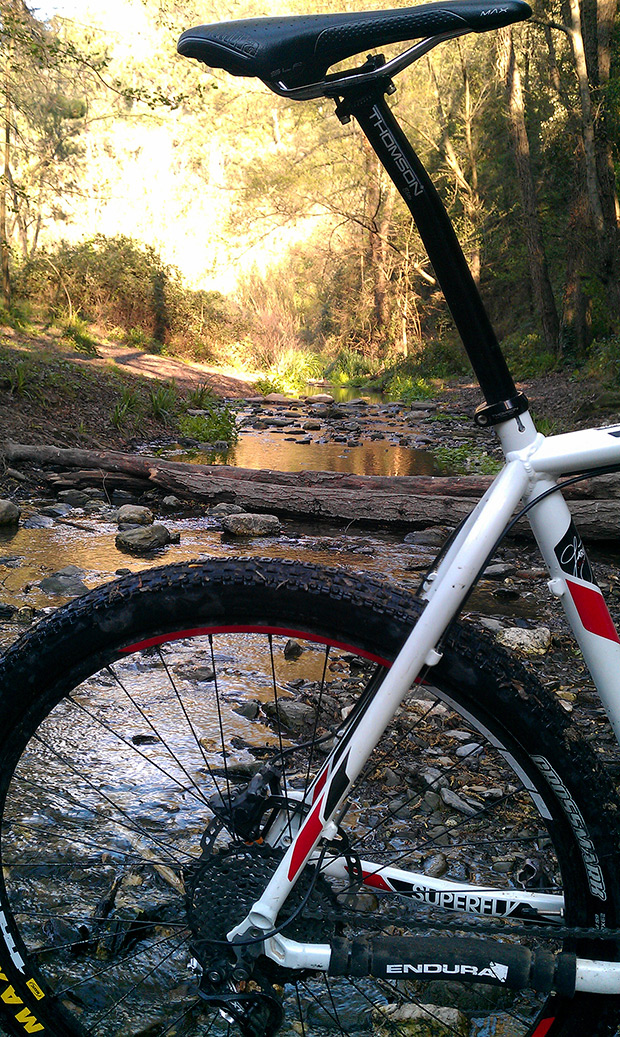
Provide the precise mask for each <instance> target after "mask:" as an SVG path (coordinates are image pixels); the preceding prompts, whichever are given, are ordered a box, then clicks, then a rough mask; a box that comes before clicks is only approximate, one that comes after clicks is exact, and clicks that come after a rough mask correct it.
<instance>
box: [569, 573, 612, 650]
mask: <svg viewBox="0 0 620 1037" xmlns="http://www.w3.org/2000/svg"><path fill="white" fill-rule="evenodd" d="M566 584H567V586H568V589H569V591H570V595H571V598H572V599H573V601H574V603H575V608H576V609H577V612H578V613H579V618H580V620H581V622H582V623H583V625H584V627H585V628H586V630H589V631H590V633H591V634H598V636H599V637H605V638H607V640H608V641H616V642H618V644H620V637H618V632H617V630H616V628H615V626H614V623H613V619H612V618H611V616H610V615H609V610H608V608H607V605H606V604H605V599H604V598H603V595H602V594H601V592H600V591H599V590H594V589H593V588H592V587H584V586H582V584H580V583H573V581H572V580H567V581H566Z"/></svg>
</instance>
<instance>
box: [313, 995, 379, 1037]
mask: <svg viewBox="0 0 620 1037" xmlns="http://www.w3.org/2000/svg"><path fill="white" fill-rule="evenodd" d="M315 996H316V995H315ZM306 1023H307V1027H308V1032H309V1033H315V1032H318V1031H319V1030H320V1032H321V1033H323V1032H327V1033H335V1032H336V1030H338V1031H339V1032H340V1033H360V1032H362V1033H363V1032H366V1033H367V1032H369V1031H370V1030H371V1029H372V1019H371V1016H370V1013H369V1012H368V1010H367V1008H366V1005H363V1006H360V1005H356V1004H350V1005H348V1004H339V1005H338V1016H337V1020H336V1017H335V1015H334V1008H333V1006H332V1005H331V1004H330V1003H329V1001H326V1003H325V1004H322V1003H321V1002H320V1001H319V1000H318V998H317V1000H316V1001H311V1002H310V1003H309V1005H308V1008H307V1012H306Z"/></svg>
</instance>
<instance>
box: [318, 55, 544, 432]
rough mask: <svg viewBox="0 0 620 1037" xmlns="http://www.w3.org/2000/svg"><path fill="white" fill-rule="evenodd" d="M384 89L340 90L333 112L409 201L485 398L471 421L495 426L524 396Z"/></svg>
mask: <svg viewBox="0 0 620 1037" xmlns="http://www.w3.org/2000/svg"><path fill="white" fill-rule="evenodd" d="M375 60H376V59H375ZM334 87H335V89H334V93H335V94H336V93H337V86H336V84H334ZM388 92H389V93H391V92H393V86H392V84H391V83H390V81H388V80H387V79H386V80H385V81H384V82H383V83H381V84H377V85H373V87H371V88H370V89H369V88H368V87H367V88H366V89H364V88H363V87H360V88H359V89H355V90H350V91H347V93H346V96H344V97H343V96H342V94H340V97H339V100H338V104H337V107H336V113H337V115H338V117H339V118H340V119H341V120H342V121H344V122H346V121H348V120H349V118H350V117H351V116H354V118H355V119H356V120H357V122H358V123H359V125H360V127H361V129H362V131H363V133H364V134H365V135H366V137H367V138H368V140H369V142H370V144H371V145H372V147H373V149H374V150H375V152H376V154H377V155H378V157H379V159H380V161H381V162H382V164H383V165H384V167H385V169H386V171H387V173H388V175H389V176H390V177H391V179H392V180H393V181H394V184H395V185H396V187H397V188H398V190H399V192H400V194H401V195H402V197H403V198H404V200H405V202H406V203H407V206H408V207H409V210H410V212H411V214H412V216H413V218H414V220H415V223H416V225H417V228H418V230H419V232H420V236H421V238H422V241H423V243H424V246H425V248H426V250H427V252H428V256H429V259H430V261H431V263H432V265H433V269H434V271H435V274H436V277H437V280H438V281H439V284H440V285H441V288H442V291H443V293H444V296H445V299H446V302H447V303H448V306H449V308H450V312H451V313H452V316H453V318H454V322H455V324H456V326H457V329H458V331H459V334H460V336H461V339H462V340H463V345H464V346H465V349H466V351H467V355H468V357H469V359H470V361H471V365H472V367H473V369H474V372H475V374H476V377H477V378H478V381H479V382H480V387H481V389H482V392H483V393H484V397H485V399H486V401H487V402H486V406H484V405H483V406H482V407H480V408H478V410H477V412H476V419H475V420H476V422H477V424H479V425H495V424H499V423H500V422H502V421H507V420H509V419H510V418H514V417H517V416H518V415H519V414H523V413H524V411H526V410H527V407H528V403H527V399H526V397H525V396H524V394H523V393H520V392H519V393H518V392H517V390H516V388H515V384H514V381H513V379H512V376H511V374H510V372H509V370H508V367H507V364H506V360H505V359H504V356H503V353H502V351H501V349H500V346H499V343H498V341H497V338H496V335H495V332H494V331H493V328H492V326H491V322H490V320H489V317H488V315H487V312H486V310H485V308H484V304H483V302H482V299H481V298H480V293H479V292H478V288H477V286H476V283H475V281H474V279H473V277H472V275H471V271H470V269H469V266H468V265H467V261H466V259H465V256H464V255H463V250H462V249H461V246H460V244H459V242H458V239H457V237H456V234H455V232H454V228H453V226H452V222H451V220H450V217H449V216H448V213H447V212H446V210H445V208H444V205H443V202H442V201H441V198H440V197H439V195H438V193H437V191H436V189H435V187H434V185H433V183H432V181H431V179H430V177H429V176H428V173H427V172H426V170H425V169H424V167H423V165H422V163H421V162H420V160H419V158H418V156H417V155H416V153H415V151H414V150H413V148H412V146H411V144H410V142H409V140H408V139H407V137H406V136H405V134H404V132H403V130H402V129H401V127H400V126H399V124H398V123H397V121H396V119H395V117H394V115H393V114H392V111H391V109H390V108H389V107H388V104H387V102H386V100H385V97H384V94H385V93H388Z"/></svg>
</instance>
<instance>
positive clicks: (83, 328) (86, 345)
mask: <svg viewBox="0 0 620 1037" xmlns="http://www.w3.org/2000/svg"><path fill="white" fill-rule="evenodd" d="M62 331H63V336H64V338H67V339H69V340H70V341H71V342H72V344H73V347H74V349H77V351H78V353H86V354H87V355H88V356H97V345H96V342H95V340H94V338H93V337H92V335H91V334H90V332H89V330H88V325H87V324H86V323H85V322H84V321H83V320H81V319H80V318H79V317H75V316H72V317H68V318H67V320H65V321H64V322H63V324H62Z"/></svg>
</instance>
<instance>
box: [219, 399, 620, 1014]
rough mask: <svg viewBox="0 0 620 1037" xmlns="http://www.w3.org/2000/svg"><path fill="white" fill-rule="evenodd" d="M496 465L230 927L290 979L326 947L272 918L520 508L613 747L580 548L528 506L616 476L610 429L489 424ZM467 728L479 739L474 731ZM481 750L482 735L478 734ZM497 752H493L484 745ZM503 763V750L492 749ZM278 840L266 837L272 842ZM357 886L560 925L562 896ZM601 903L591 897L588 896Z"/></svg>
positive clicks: (603, 662)
mask: <svg viewBox="0 0 620 1037" xmlns="http://www.w3.org/2000/svg"><path fill="white" fill-rule="evenodd" d="M496 431H497V434H498V437H499V439H500V442H501V445H502V449H503V451H504V455H505V458H506V464H505V467H504V468H503V469H502V471H501V472H500V474H499V475H498V476H497V478H496V479H495V480H494V482H493V484H492V485H491V487H490V488H489V489H488V491H487V492H486V494H485V495H484V497H483V498H482V500H481V501H480V502H479V503H478V504H477V506H476V507H475V508H474V510H473V512H472V514H471V515H470V516H469V518H468V519H467V521H466V522H465V523H464V525H463V526H462V528H461V529H460V531H459V533H458V535H457V536H456V537H455V539H454V542H453V543H452V544H451V546H450V547H449V549H448V550H447V552H446V554H445V555H444V557H443V559H442V560H441V563H440V564H439V565H438V567H437V570H436V572H434V573H432V574H431V575H430V576H429V577H428V579H427V581H426V583H425V587H424V589H423V592H422V598H423V599H425V600H426V606H425V608H424V611H423V613H422V615H421V617H420V619H419V620H418V622H417V624H416V626H415V627H414V629H413V630H412V632H411V634H410V635H409V637H408V639H407V641H406V642H405V644H404V646H403V648H402V650H401V651H400V653H399V654H398V656H397V657H396V659H395V660H394V662H393V664H392V666H391V667H390V669H389V671H388V672H387V674H386V676H385V679H384V680H383V682H382V684H381V687H380V689H379V691H378V692H377V693H376V694H375V695H374V697H373V699H372V701H371V702H370V704H369V706H368V708H367V709H365V711H363V713H362V714H361V715H355V713H354V714H352V715H351V717H350V722H349V725H348V727H345V728H344V729H343V731H342V732H340V738H339V743H338V745H337V746H336V747H335V748H334V750H333V751H332V753H331V754H330V757H329V759H328V761H327V763H326V764H325V766H324V767H323V769H322V770H321V772H320V773H319V775H318V776H317V778H316V779H315V780H314V782H313V784H312V786H311V787H310V789H309V790H308V792H307V794H306V797H305V803H306V810H307V812H306V814H305V816H303V817H302V819H301V820H300V821H298V822H297V831H296V833H295V834H294V838H292V841H291V843H290V845H289V846H288V849H287V851H286V854H285V856H284V858H283V860H282V861H281V863H280V865H279V867H278V868H277V870H276V872H275V873H274V875H273V877H272V879H271V881H270V882H269V884H268V885H267V887H266V889H265V891H264V893H263V895H262V896H261V898H260V899H259V900H258V901H257V902H256V903H255V904H254V906H253V907H252V909H251V911H250V912H249V914H248V915H247V917H246V918H245V919H244V921H243V922H242V923H241V924H240V925H238V926H237V927H236V928H235V929H233V930H232V931H231V932H230V933H229V934H228V937H229V939H231V940H232V939H233V938H235V937H237V938H238V939H243V937H244V936H245V937H246V938H250V939H253V940H255V939H257V938H260V936H261V934H264V936H265V940H264V944H263V950H264V953H265V954H267V955H268V956H269V957H271V958H273V959H274V960H276V961H277V962H278V963H279V964H281V965H285V966H286V967H289V968H292V969H298V968H309V969H315V970H316V969H318V970H324V971H327V969H328V968H329V963H330V957H331V948H330V946H329V945H328V944H306V943H299V942H296V941H293V940H289V939H287V938H285V937H283V936H282V935H280V934H274V935H270V934H271V932H272V930H274V929H275V928H276V919H277V916H278V912H279V910H280V908H281V907H282V905H283V904H284V901H285V900H286V897H287V896H288V894H289V892H290V890H291V889H292V887H293V886H294V884H295V882H296V881H297V879H298V878H299V875H300V874H301V872H302V871H303V868H304V867H305V865H306V864H307V863H309V862H312V861H316V860H317V848H318V846H319V843H321V842H322V841H323V840H326V839H327V840H330V839H334V838H335V836H336V834H337V821H338V818H339V816H340V815H341V814H342V812H343V806H344V803H345V800H346V797H347V793H348V791H349V789H350V787H351V785H352V784H353V782H354V781H355V780H356V778H357V777H358V775H359V774H360V772H361V770H362V768H363V766H364V765H365V763H366V761H367V760H368V758H369V756H370V754H371V753H372V751H373V749H374V748H375V746H376V745H377V743H378V742H379V740H380V738H381V736H382V735H383V732H384V731H385V729H386V727H387V725H388V724H389V722H390V720H391V719H392V717H393V716H394V713H395V712H396V710H397V708H398V706H399V705H400V703H401V701H402V700H403V698H404V697H405V695H406V694H407V692H408V691H409V689H410V688H411V686H412V684H413V682H414V681H415V680H416V678H417V677H418V675H419V674H420V673H421V671H422V670H423V669H424V668H425V667H432V666H433V665H435V664H436V663H437V662H439V660H440V659H441V647H440V645H441V639H442V637H443V635H444V633H445V631H446V629H447V628H448V626H449V624H450V623H451V621H452V619H453V618H454V616H455V615H456V614H457V613H458V611H459V609H460V608H461V606H462V604H463V603H464V601H465V599H466V597H467V595H468V594H469V592H470V590H471V589H472V587H473V585H474V583H475V581H476V579H477V577H478V575H479V574H480V572H481V571H482V570H483V568H484V566H485V563H486V561H487V559H488V556H489V552H490V550H491V549H492V548H493V545H494V544H496V542H497V541H498V540H499V539H500V538H501V536H502V533H503V531H504V530H505V528H506V526H507V524H508V523H509V521H510V519H511V517H512V516H513V514H514V512H515V510H516V509H517V508H518V507H519V505H521V504H525V505H528V504H530V505H533V506H532V507H531V509H530V510H529V512H528V518H529V522H530V525H531V527H532V531H533V534H534V536H535V538H536V541H537V543H538V545H539V547H540V550H541V553H542V555H543V558H544V560H545V564H546V567H547V569H548V572H549V583H548V586H549V589H550V591H551V593H552V594H554V595H555V596H556V597H558V598H559V599H560V601H561V603H562V605H563V607H564V610H565V612H566V616H567V619H568V622H569V624H570V627H571V629H572V630H573V633H574V635H575V638H576V640H577V642H578V644H579V647H580V648H581V651H582V653H583V656H584V659H585V661H586V664H587V666H588V668H589V670H590V673H591V674H592V678H593V680H594V683H595V685H596V687H597V689H598V693H599V695H600V698H601V701H602V703H603V705H604V707H605V710H606V712H607V715H608V717H609V720H610V723H611V725H612V727H613V729H614V732H615V735H616V738H617V740H618V741H619V742H620V687H619V686H618V674H619V673H620V638H619V637H618V634H617V632H616V630H615V627H614V625H613V622H612V620H611V617H610V615H609V611H608V609H607V606H606V604H605V601H604V599H603V596H602V594H601V591H600V590H599V588H598V586H597V585H596V583H595V582H594V579H593V577H592V574H591V570H590V568H589V564H588V561H587V558H586V555H585V552H584V550H583V546H582V544H581V540H580V538H579V536H578V534H577V532H576V530H575V527H574V525H573V524H572V519H571V513H570V511H569V509H568V506H567V504H566V502H565V500H564V498H563V497H562V494H561V491H560V490H557V491H555V492H552V493H550V494H548V495H547V496H545V497H544V498H543V499H542V500H540V502H539V503H538V504H535V505H534V504H533V502H535V501H536V500H537V499H538V498H539V497H541V495H543V494H545V491H548V490H550V489H553V488H554V487H555V486H556V485H557V481H558V479H559V478H561V477H562V476H565V475H566V474H569V473H570V474H571V475H574V474H578V473H580V472H585V471H589V470H591V469H598V468H600V469H605V468H606V467H607V466H612V465H619V466H620V425H618V426H613V427H610V428H602V429H589V430H586V431H583V432H571V433H567V434H565V435H559V436H552V437H548V438H545V437H544V436H542V435H540V434H538V433H537V432H536V429H535V427H534V424H533V422H532V420H531V417H530V416H529V414H528V413H525V414H522V415H521V416H520V417H518V418H515V419H512V420H510V421H506V422H505V423H503V424H500V425H499V426H498V427H497V429H496ZM471 720H472V722H473V723H474V724H475V725H476V726H477V727H478V729H480V723H479V722H478V721H476V720H475V719H474V718H471ZM484 733H485V734H486V736H487V737H488V738H490V739H491V741H493V740H494V739H493V736H492V735H491V734H490V732H488V731H485V732H484ZM495 744H497V742H496V743H495ZM502 752H503V754H504V756H506V751H505V749H502ZM508 762H509V763H510V764H511V766H512V767H513V768H514V769H515V770H516V771H517V772H518V773H519V775H520V777H521V778H522V780H523V781H524V783H525V785H526V787H527V788H528V790H529V791H530V794H531V796H532V799H533V800H534V802H535V805H536V807H537V808H538V810H539V811H540V812H541V814H542V815H543V817H546V818H549V813H548V810H547V808H546V806H545V804H544V802H543V801H542V799H541V797H540V796H539V795H537V793H536V791H535V789H534V788H533V787H532V783H531V781H530V780H529V778H528V777H527V775H525V774H524V773H523V771H522V769H521V768H520V767H519V765H518V764H517V763H516V761H515V760H514V759H512V758H509V760H508ZM534 762H535V763H536V765H537V766H538V767H539V769H540V770H541V771H542V772H543V774H544V775H545V778H546V780H547V781H549V782H550V783H551V784H552V785H553V787H554V788H555V790H556V792H557V793H558V795H559V798H560V800H561V802H562V803H563V805H564V809H565V810H566V811H567V813H569V814H570V816H571V820H572V823H573V827H574V829H575V830H576V831H577V832H579V818H580V815H579V811H578V809H577V807H576V806H575V804H574V803H573V801H572V799H571V797H570V795H569V793H568V791H567V790H566V789H564V787H563V786H562V784H561V783H560V781H559V778H558V777H557V775H555V772H554V771H553V768H552V767H551V765H550V764H549V763H548V762H547V761H546V760H545V759H544V758H543V757H534ZM582 829H583V834H582V837H581V838H580V839H579V843H580V848H581V851H582V855H583V859H584V865H585V869H586V874H587V876H588V882H589V885H590V892H591V893H592V895H594V896H597V895H599V894H597V884H598V883H599V882H600V881H601V878H600V868H599V866H598V863H597V860H596V855H595V853H594V851H593V847H592V844H591V842H590V840H589V837H588V835H587V832H586V830H585V826H583V825H582ZM281 834H282V827H280V830H279V832H276V833H275V834H274V833H273V830H272V835H271V837H270V839H273V840H274V841H275V840H277V839H279V837H280V835H281ZM360 864H361V871H362V875H363V878H364V883H365V884H367V885H368V886H370V887H375V888H380V889H383V890H390V891H391V890H394V888H395V886H394V885H393V883H394V880H396V882H397V883H399V884H400V885H399V887H398V888H399V889H400V890H402V888H403V886H402V884H403V883H406V884H407V886H408V887H409V888H410V893H409V895H411V896H413V897H414V899H418V900H421V901H423V902H425V903H426V904H434V905H436V906H438V907H440V908H443V909H454V910H457V911H459V912H465V913H471V914H472V916H476V917H478V916H480V915H484V916H485V917H486V916H498V917H506V916H510V915H511V914H512V913H513V912H515V911H517V910H518V909H519V907H520V906H522V905H527V907H528V909H530V910H533V911H534V912H535V913H536V914H538V915H539V916H540V918H541V919H544V920H545V921H548V922H549V921H550V922H552V921H553V920H555V921H556V922H557V921H561V919H562V916H563V898H562V897H561V896H557V895H550V894H546V893H536V892H530V891H521V890H505V889H494V888H481V887H479V886H475V885H468V884H463V883H455V882H450V881H446V880H438V879H432V878H429V877H428V876H427V875H423V874H419V873H417V872H409V871H403V870H402V869H398V868H394V867H390V866H383V865H377V864H376V863H373V862H368V861H361V862H360ZM323 868H324V870H325V872H326V873H328V874H332V875H334V876H339V877H342V878H347V877H348V871H347V864H346V861H345V859H344V858H342V857H341V858H330V859H328V860H326V861H325V862H324V864H323ZM600 895H601V897H602V894H600ZM576 989H577V990H581V991H590V992H593V993H601V994H610V993H618V992H620V963H614V962H608V961H595V960H590V959H582V958H579V959H578V960H577V984H576Z"/></svg>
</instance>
